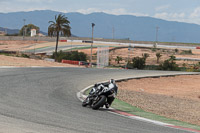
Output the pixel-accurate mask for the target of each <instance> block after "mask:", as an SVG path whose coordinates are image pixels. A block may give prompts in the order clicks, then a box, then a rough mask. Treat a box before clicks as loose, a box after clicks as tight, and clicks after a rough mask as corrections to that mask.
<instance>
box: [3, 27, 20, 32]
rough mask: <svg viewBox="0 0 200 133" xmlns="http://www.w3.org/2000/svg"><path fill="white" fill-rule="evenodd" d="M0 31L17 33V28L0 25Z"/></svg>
mask: <svg viewBox="0 0 200 133" xmlns="http://www.w3.org/2000/svg"><path fill="white" fill-rule="evenodd" d="M0 31H4V32H5V33H7V34H17V33H19V30H18V29H8V28H2V27H0Z"/></svg>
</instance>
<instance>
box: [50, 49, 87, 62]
mask: <svg viewBox="0 0 200 133" xmlns="http://www.w3.org/2000/svg"><path fill="white" fill-rule="evenodd" d="M51 58H53V59H55V52H54V53H53V55H52V57H51ZM56 58H57V59H56V61H58V62H61V61H62V59H65V60H74V61H87V55H86V54H85V53H83V52H78V51H72V52H63V51H62V50H61V51H59V52H58V53H57V57H56Z"/></svg>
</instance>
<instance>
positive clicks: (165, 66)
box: [158, 59, 180, 71]
mask: <svg viewBox="0 0 200 133" xmlns="http://www.w3.org/2000/svg"><path fill="white" fill-rule="evenodd" d="M158 69H159V70H168V71H180V68H179V67H178V65H177V64H176V62H174V60H169V59H168V60H165V61H164V63H162V64H160V65H159V67H158Z"/></svg>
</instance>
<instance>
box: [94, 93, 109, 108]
mask: <svg viewBox="0 0 200 133" xmlns="http://www.w3.org/2000/svg"><path fill="white" fill-rule="evenodd" d="M105 103H106V96H104V95H101V96H100V97H99V99H98V101H96V102H95V103H94V104H92V105H91V107H92V109H94V110H97V109H99V108H100V107H102V106H103V105H104V104H105Z"/></svg>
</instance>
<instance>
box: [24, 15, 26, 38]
mask: <svg viewBox="0 0 200 133" xmlns="http://www.w3.org/2000/svg"><path fill="white" fill-rule="evenodd" d="M23 21H24V26H23V40H24V36H25V22H26V19H23Z"/></svg>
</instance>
